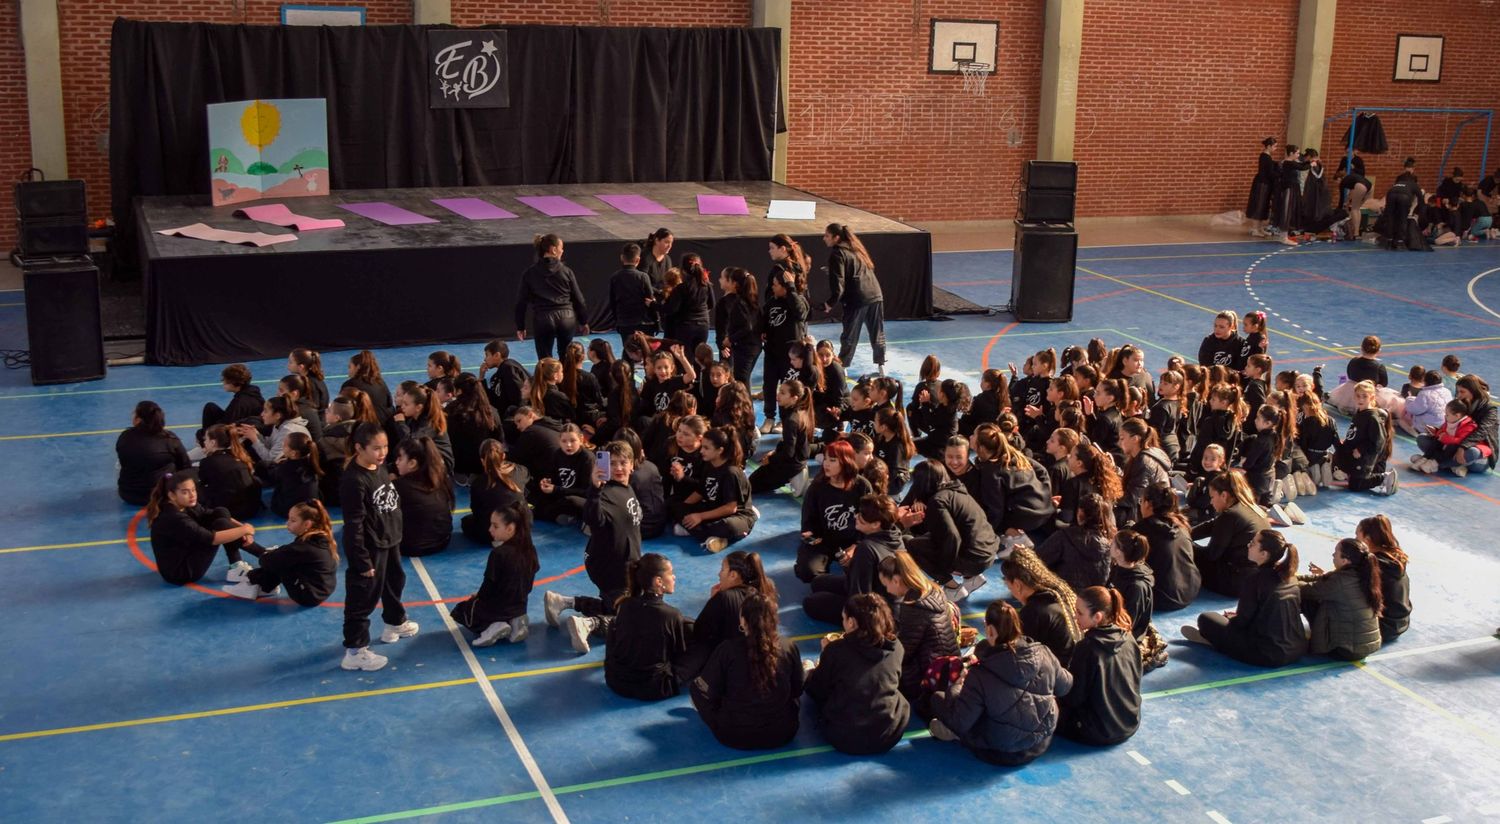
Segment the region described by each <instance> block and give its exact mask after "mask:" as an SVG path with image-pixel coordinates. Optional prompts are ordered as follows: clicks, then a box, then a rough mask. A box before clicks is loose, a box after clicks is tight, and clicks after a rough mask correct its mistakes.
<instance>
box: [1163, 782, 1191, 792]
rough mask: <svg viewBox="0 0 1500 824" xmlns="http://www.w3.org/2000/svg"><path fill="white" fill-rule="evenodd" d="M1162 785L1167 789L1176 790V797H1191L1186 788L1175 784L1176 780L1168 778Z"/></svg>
mask: <svg viewBox="0 0 1500 824" xmlns="http://www.w3.org/2000/svg"><path fill="white" fill-rule="evenodd" d="M1164 783H1165V784H1166V785H1167V786H1168V787H1171V788H1172V789H1174V790H1176V791H1177V794H1178V795H1192V792H1190V791H1189V790H1188V788H1187V787H1184V786H1182V785H1181V784H1179V783H1177V779H1175V778H1168V779H1167V780H1166V781H1165V782H1164Z"/></svg>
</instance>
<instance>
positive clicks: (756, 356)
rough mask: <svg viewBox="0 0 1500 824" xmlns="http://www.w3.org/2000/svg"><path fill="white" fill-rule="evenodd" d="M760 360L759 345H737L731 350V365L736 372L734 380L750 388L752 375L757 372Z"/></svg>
mask: <svg viewBox="0 0 1500 824" xmlns="http://www.w3.org/2000/svg"><path fill="white" fill-rule="evenodd" d="M758 360H760V344H759V343H736V344H734V345H732V346H731V347H730V348H729V363H730V366H731V368H732V369H733V370H734V379H735V380H737V381H739V382H740V383H743V384H744V385H745V388H746V389H749V388H750V373H751V372H754V371H755V362H756V361H758Z"/></svg>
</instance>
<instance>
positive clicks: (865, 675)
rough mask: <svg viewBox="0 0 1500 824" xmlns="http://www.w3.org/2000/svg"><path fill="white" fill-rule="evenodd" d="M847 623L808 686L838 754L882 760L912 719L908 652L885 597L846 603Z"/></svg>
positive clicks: (831, 639) (832, 637)
mask: <svg viewBox="0 0 1500 824" xmlns="http://www.w3.org/2000/svg"><path fill="white" fill-rule="evenodd" d="M843 624H844V631H843V632H842V633H829V634H828V635H827V636H825V637H824V638H823V655H822V657H821V658H820V659H819V660H818V666H817V667H816V668H814V669H813V671H812V673H811V674H810V675H808V676H807V681H806V683H805V685H804V686H805V688H806V690H807V695H808V697H810V698H812V700H813V701H815V702H817V704H818V720H819V722H820V725H821V727H822V730H823V736H824V737H825V738H827V739H828V743H829V744H832V745H833V748H834V749H836V750H838V751H839V752H844V753H848V754H850V755H878V754H880V753H883V752H887V751H889V750H890V749H891V747H894V746H896V742H897V741H900V740H901V733H902V732H903V731H904V730H905V729H906V722H907V721H908V720H910V718H911V705H909V704H908V703H907V701H906V698H905V696H903V695H902V694H901V690H900V685H901V662H902V659H903V657H904V651H903V650H902V648H901V642H900V641H899V640H897V638H896V621H895V619H894V618H893V617H892V616H891V608H890V607H889V606H887V604H886V601H885V599H884V598H882V597H880V596H879V595H875V594H873V593H868V592H866V593H863V594H860V595H854V596H852V597H851V598H850V599H849V600H848V602H847V603H845V605H844V609H843Z"/></svg>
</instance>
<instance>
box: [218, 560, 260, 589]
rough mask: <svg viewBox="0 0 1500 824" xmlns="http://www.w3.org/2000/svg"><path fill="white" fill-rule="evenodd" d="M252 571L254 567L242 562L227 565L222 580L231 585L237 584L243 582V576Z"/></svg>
mask: <svg viewBox="0 0 1500 824" xmlns="http://www.w3.org/2000/svg"><path fill="white" fill-rule="evenodd" d="M252 569H254V567H252V566H250V565H249V564H248V563H245V562H244V561H235V562H234V563H232V564H230V565H229V571H228V572H226V573H224V580H226V581H228V582H229V583H231V584H238V583H240V582H241V581H244V580H245V576H246V575H249V574H250V570H252Z"/></svg>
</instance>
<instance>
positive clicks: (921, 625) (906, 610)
mask: <svg viewBox="0 0 1500 824" xmlns="http://www.w3.org/2000/svg"><path fill="white" fill-rule="evenodd" d="M895 613H896V636H897V637H898V638H900V639H901V648H902V649H903V650H905V655H904V656H903V657H902V659H901V694H902V695H905V696H906V698H907V700H908V701H912V700H916V698H917V697H918V696H919V695H921V693H922V676H923V675H924V674H925V673H926V672H927V667H928V665H929V664H931V663H932V660H933V659H934V658H941V657H943V656H946V655H958V630H957V629H956V628H955V627H954V626H953V621H954V618H955V616H957V614H958V612H957V610H956V609H954V607H953V605H952V604H950V603H948V599H947V598H946V597H944V596H943V590H942V588H940V587H933V588H931V589H929V590H927V594H926V595H924V596H922V597H920V598H915V599H907V600H902V601H897V602H896V604H895Z"/></svg>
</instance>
